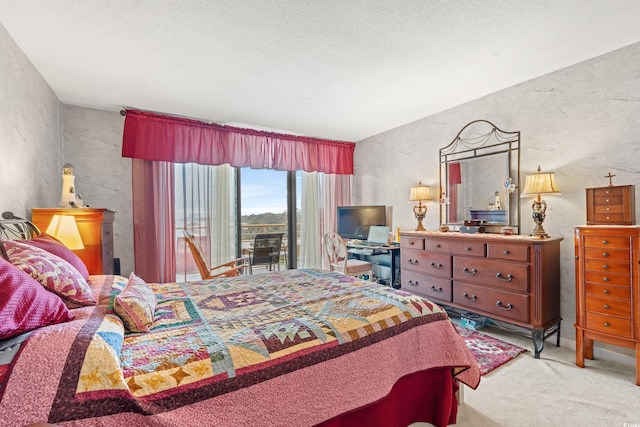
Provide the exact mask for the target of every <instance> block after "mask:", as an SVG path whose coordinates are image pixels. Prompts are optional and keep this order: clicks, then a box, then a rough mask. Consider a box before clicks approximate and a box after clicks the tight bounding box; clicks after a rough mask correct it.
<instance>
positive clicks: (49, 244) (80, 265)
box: [23, 233, 89, 279]
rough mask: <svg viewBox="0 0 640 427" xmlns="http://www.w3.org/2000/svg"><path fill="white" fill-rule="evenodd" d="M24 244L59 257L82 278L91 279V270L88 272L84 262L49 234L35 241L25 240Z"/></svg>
mask: <svg viewBox="0 0 640 427" xmlns="http://www.w3.org/2000/svg"><path fill="white" fill-rule="evenodd" d="M23 242H24V243H27V244H29V245H31V246H35V247H37V248H40V249H44V250H45V251H47V252H49V253H52V254H54V255H56V256H59V257H60V258H62V259H63V260H65V261H67V262H68V263H69V264H71V265H72V266H73V267H74V268H75V269H76V270H78V272H80V274H81V275H82V277H84V278H85V279H88V278H89V270H87V266H86V265H84V262H82V260H81V259H80V257H78V255H76V254H75V253H73V251H72V250H71V249H69V248H68V247H66V246H65V245H64V243H62V242H61V241H60V240H58V239H56V238H55V237H53V236H50V235H48V234H47V233H42V234H40V235H38V236H37V237H36V238H35V239H32V240H23Z"/></svg>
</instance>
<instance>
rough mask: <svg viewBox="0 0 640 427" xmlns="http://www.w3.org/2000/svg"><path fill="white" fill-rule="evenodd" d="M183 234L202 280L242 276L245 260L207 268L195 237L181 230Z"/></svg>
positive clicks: (239, 259)
mask: <svg viewBox="0 0 640 427" xmlns="http://www.w3.org/2000/svg"><path fill="white" fill-rule="evenodd" d="M182 232H183V233H184V240H185V241H186V242H187V245H188V246H189V249H190V250H191V255H193V260H194V261H195V262H196V266H197V267H198V271H200V276H201V277H202V280H207V279H213V278H214V277H235V276H239V275H241V274H242V271H243V270H244V268H245V267H246V263H245V260H244V259H243V258H238V259H234V260H233V261H229V262H225V263H224V264H220V265H218V266H216V267H213V268H209V265H208V264H207V261H206V259H205V258H204V254H203V252H202V248H201V247H200V244H199V243H198V241H197V240H196V238H195V236H194V235H193V234H191V233H189V232H188V231H187V230H182Z"/></svg>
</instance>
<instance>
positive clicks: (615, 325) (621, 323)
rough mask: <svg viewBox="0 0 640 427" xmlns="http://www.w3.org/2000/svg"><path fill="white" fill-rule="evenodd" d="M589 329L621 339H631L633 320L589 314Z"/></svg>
mask: <svg viewBox="0 0 640 427" xmlns="http://www.w3.org/2000/svg"><path fill="white" fill-rule="evenodd" d="M586 317H587V322H586V323H587V325H586V327H587V329H591V330H592V331H598V332H602V333H605V334H610V335H617V336H619V337H624V338H631V320H630V319H622V318H620V317H613V316H606V315H604V314H597V313H587V316H586Z"/></svg>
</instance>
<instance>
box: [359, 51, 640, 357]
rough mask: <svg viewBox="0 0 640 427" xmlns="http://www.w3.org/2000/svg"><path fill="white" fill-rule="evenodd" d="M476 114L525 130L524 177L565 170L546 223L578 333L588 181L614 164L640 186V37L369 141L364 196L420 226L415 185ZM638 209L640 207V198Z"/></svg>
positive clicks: (433, 221)
mask: <svg viewBox="0 0 640 427" xmlns="http://www.w3.org/2000/svg"><path fill="white" fill-rule="evenodd" d="M476 119H486V120H489V121H491V122H493V123H495V124H496V126H498V127H500V128H501V129H503V130H505V131H515V130H519V131H521V140H522V142H521V158H520V161H521V167H520V169H521V175H522V177H524V175H526V174H530V173H534V172H535V170H536V168H537V166H538V165H540V166H541V168H542V170H543V171H555V173H556V182H557V184H558V186H559V187H560V190H561V191H562V195H560V196H556V197H547V198H546V201H547V203H548V210H547V218H546V221H545V222H544V228H545V230H546V231H547V232H548V233H550V234H551V235H552V236H554V237H563V238H564V241H563V242H562V244H561V283H562V284H561V312H562V317H563V319H564V320H563V326H562V337H563V338H564V339H568V340H575V330H574V328H573V323H574V322H575V273H574V249H573V228H572V227H573V226H574V225H580V224H584V223H585V221H586V210H585V203H586V200H585V188H587V187H597V186H606V185H607V184H608V180H607V179H605V178H604V176H605V175H607V173H608V172H609V171H611V173H613V174H615V175H616V177H615V178H614V181H613V182H614V184H618V185H623V184H635V185H636V187H638V188H636V191H639V190H640V179H639V178H640V175H639V174H638V173H639V172H640V43H636V44H634V45H631V46H628V47H625V48H623V49H619V50H616V51H614V52H611V53H608V54H606V55H602V56H599V57H597V58H594V59H592V60H589V61H586V62H583V63H580V64H577V65H575V66H572V67H568V68H565V69H562V70H559V71H556V72H553V73H550V74H548V75H545V76H542V77H539V78H536V79H533V80H530V81H528V82H525V83H522V84H519V85H517V86H514V87H511V88H508V89H505V90H503V91H500V92H497V93H495V94H492V95H489V96H486V97H483V98H480V99H478V100H475V101H472V102H469V103H467V104H464V105H461V106H459V107H456V108H453V109H450V110H447V111H443V112H441V113H439V114H436V115H433V116H430V117H426V118H424V119H421V120H418V121H416V122H413V123H410V124H407V125H405V126H402V127H399V128H396V129H393V130H389V131H387V132H385V133H383V134H380V135H377V136H374V137H371V138H368V139H366V140H364V141H360V142H359V143H358V144H357V147H356V154H355V157H356V165H355V176H354V191H353V193H354V196H355V197H354V198H355V202H357V203H362V204H386V205H390V206H391V208H392V210H393V227H394V229H395V227H401V228H403V229H413V228H415V224H416V221H415V219H414V217H413V213H412V210H411V204H409V203H407V200H408V198H409V188H410V187H411V186H412V185H415V184H416V183H417V182H418V180H422V182H423V183H424V184H428V185H432V186H433V188H437V186H438V176H439V175H438V168H439V166H438V149H439V148H441V147H444V146H446V145H447V144H449V143H450V142H451V140H452V139H453V138H454V137H455V136H456V134H457V133H458V132H459V130H460V129H461V128H462V127H463V126H464V125H466V124H467V123H469V122H471V121H473V120H476ZM432 196H434V197H435V196H436V195H435V194H434V195H432ZM636 203H637V204H640V197H636ZM427 204H428V208H429V211H428V212H427V218H426V220H425V227H426V228H428V229H432V230H433V229H436V228H437V227H438V225H439V214H438V206H437V204H436V202H428V203H427ZM636 210H637V211H638V213H640V207H638V206H637V207H636ZM530 212H531V210H530V201H529V200H528V199H523V200H522V203H521V226H522V232H523V234H527V233H528V232H530V230H532V229H533V221H532V219H531V216H530ZM568 344H569V345H571V343H568ZM596 347H597V348H598V345H597V346H596Z"/></svg>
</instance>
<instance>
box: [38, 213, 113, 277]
mask: <svg viewBox="0 0 640 427" xmlns="http://www.w3.org/2000/svg"><path fill="white" fill-rule="evenodd" d="M53 215H73V216H74V217H75V219H76V223H77V224H78V230H79V231H80V236H81V237H82V243H83V244H84V249H81V250H77V251H74V252H75V253H76V254H77V255H78V256H79V257H80V259H82V261H83V262H84V263H85V265H86V266H87V270H89V274H113V272H114V265H113V219H114V216H115V212H114V211H112V210H109V209H94V208H76V209H61V208H50V209H49V208H46V209H45V208H36V209H32V210H31V221H32V222H33V223H34V224H35V225H36V226H37V227H38V228H39V229H40V231H43V232H44V231H45V230H46V229H47V227H48V226H49V222H51V218H52V217H53Z"/></svg>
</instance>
